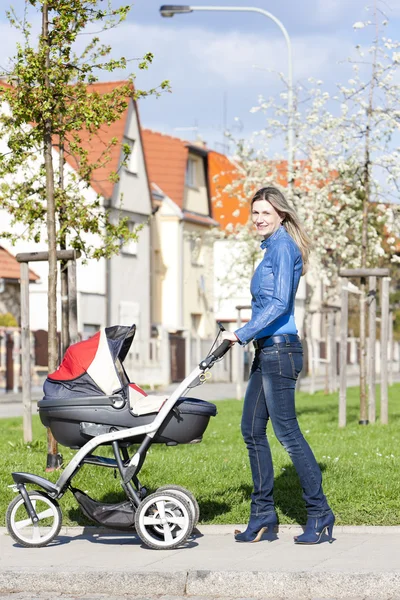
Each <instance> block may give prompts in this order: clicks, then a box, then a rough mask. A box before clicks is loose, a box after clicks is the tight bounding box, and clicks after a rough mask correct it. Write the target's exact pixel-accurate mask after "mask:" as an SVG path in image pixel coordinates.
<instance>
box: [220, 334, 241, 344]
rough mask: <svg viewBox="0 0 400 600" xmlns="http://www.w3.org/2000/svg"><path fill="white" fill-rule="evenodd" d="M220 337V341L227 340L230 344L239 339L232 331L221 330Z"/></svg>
mask: <svg viewBox="0 0 400 600" xmlns="http://www.w3.org/2000/svg"><path fill="white" fill-rule="evenodd" d="M221 339H222V341H225V340H228V341H229V342H231V343H232V344H235V343H236V342H238V341H239V339H238V337H237V336H236V334H235V333H233V331H223V332H222V333H221Z"/></svg>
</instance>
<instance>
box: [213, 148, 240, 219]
mask: <svg viewBox="0 0 400 600" xmlns="http://www.w3.org/2000/svg"><path fill="white" fill-rule="evenodd" d="M240 179H241V174H240V170H239V167H238V166H237V165H235V163H233V162H232V161H231V160H230V159H229V158H228V157H227V156H225V155H224V154H220V153H219V152H215V151H214V150H211V151H210V152H209V153H208V180H209V186H210V196H211V204H212V211H213V217H214V219H215V220H216V221H218V223H219V224H220V225H221V227H222V229H225V227H226V226H227V225H228V224H229V223H231V224H232V225H233V226H234V227H235V226H236V225H245V224H246V223H247V221H248V218H249V207H248V204H247V203H245V201H244V200H245V199H244V198H243V196H242V190H243V188H242V186H241V185H240V183H237V184H236V185H233V184H235V182H236V181H240ZM228 185H233V188H232V191H231V192H228V191H226V189H225V188H226V187H227V186H228Z"/></svg>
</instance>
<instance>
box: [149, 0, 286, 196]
mask: <svg viewBox="0 0 400 600" xmlns="http://www.w3.org/2000/svg"><path fill="white" fill-rule="evenodd" d="M200 10H208V11H210V10H212V11H231V12H256V13H259V14H261V15H264V16H265V17H267V18H268V19H271V20H272V21H274V23H276V24H277V25H278V27H279V29H280V30H281V31H282V33H283V35H284V37H285V40H286V44H287V49H288V134H287V140H288V184H289V189H291V187H292V184H293V146H294V132H293V67H292V44H291V41H290V37H289V34H288V32H287V30H286V28H285V27H284V25H283V23H281V21H279V19H277V18H276V17H275V16H274V15H272V14H271V13H270V12H268V11H266V10H264V9H262V8H255V7H253V6H187V5H180V4H164V5H163V6H161V7H160V13H161V16H162V17H173V16H174V15H177V14H185V13H191V12H194V11H200Z"/></svg>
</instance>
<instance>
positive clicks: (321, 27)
mask: <svg viewBox="0 0 400 600" xmlns="http://www.w3.org/2000/svg"><path fill="white" fill-rule="evenodd" d="M113 4H114V5H117V3H113ZM119 4H120V3H118V5H119ZM160 4H161V2H160V1H159V0H136V1H135V2H134V4H133V6H132V9H131V11H130V14H129V16H128V18H127V20H126V21H125V22H124V23H123V24H122V25H120V26H119V27H118V28H116V29H114V30H112V31H110V32H108V33H107V39H105V40H104V41H107V42H109V43H110V44H111V45H112V47H113V55H114V56H115V57H118V56H125V57H126V58H130V59H135V58H139V57H141V56H142V55H143V54H144V53H146V52H152V53H153V54H154V61H153V64H152V65H151V67H150V68H149V70H148V71H146V72H143V73H142V72H139V74H138V76H137V80H136V82H137V86H138V87H140V88H144V89H146V88H149V87H153V86H157V85H158V84H159V83H160V82H161V81H163V80H165V79H168V80H169V81H170V84H171V93H164V94H162V96H161V97H159V98H158V99H156V98H152V97H148V98H146V99H144V100H141V101H140V103H139V112H140V117H141V123H142V126H143V127H146V128H150V129H153V130H155V131H160V132H163V133H167V134H169V135H173V136H176V137H181V138H184V139H187V140H195V139H198V138H200V139H202V140H204V141H205V142H207V144H208V146H210V147H212V148H214V149H216V150H218V151H221V152H226V151H227V150H228V147H227V140H226V137H225V136H224V131H225V130H226V129H228V130H230V131H232V133H233V134H234V135H235V136H236V137H246V136H248V135H250V134H251V133H252V132H253V131H257V130H260V129H262V128H263V126H264V120H265V117H264V116H263V115H262V114H261V113H252V112H251V108H252V107H254V106H256V105H257V102H258V97H259V95H260V94H261V95H264V96H266V97H268V96H270V95H276V94H278V93H279V92H280V91H282V90H283V84H282V81H281V79H280V77H279V73H280V72H281V73H283V76H287V72H288V52H287V45H286V41H285V38H284V36H283V33H282V32H281V30H280V29H279V27H278V26H277V24H276V23H274V22H273V20H271V19H270V18H267V17H266V16H264V15H261V14H258V13H252V12H232V11H221V12H216V11H202V12H200V11H199V12H192V13H190V14H183V15H175V16H174V17H173V18H170V19H168V18H162V17H161V16H160V13H159V7H160ZM12 5H13V6H14V8H15V10H16V12H17V13H18V14H22V11H23V7H24V2H23V0H14V2H13V3H12ZM195 5H196V6H209V5H210V0H206V1H203V0H197V2H196V4H195ZM9 6H10V2H9V1H8V0H0V35H1V39H2V56H3V57H5V56H10V55H12V54H13V53H14V50H15V42H16V39H17V34H16V32H14V31H13V30H12V29H11V27H10V25H9V24H8V22H7V19H6V16H5V11H6V10H7V9H8V8H9ZM214 6H226V7H228V6H243V7H251V6H253V7H257V8H260V9H263V10H266V11H268V12H270V13H272V14H273V15H274V16H275V17H276V18H277V19H279V20H280V21H281V22H282V24H283V25H284V27H285V28H286V30H287V32H288V34H289V37H290V40H291V44H292V47H293V55H292V56H293V81H294V82H295V83H296V82H307V80H308V78H309V77H314V78H315V79H320V80H323V81H324V87H325V88H326V89H328V91H331V92H332V91H334V89H335V86H336V84H337V83H338V82H341V83H344V82H346V81H347V79H348V78H349V76H350V73H349V66H348V64H346V59H347V57H348V56H349V55H351V54H352V52H353V49H354V47H355V45H356V44H358V43H361V44H364V43H365V44H368V43H369V38H367V37H366V36H367V35H368V36H369V35H370V33H369V32H367V31H366V30H359V29H354V28H353V24H354V23H355V22H358V21H365V20H368V19H370V18H372V15H371V11H367V10H366V6H367V3H366V0H302V1H301V2H300V1H299V0H254V2H253V0H251V1H250V2H246V1H244V0H242V2H240V0H239V1H236V2H235V1H234V0H219V1H217V2H216V3H215V4H214ZM378 7H379V9H380V10H382V11H383V12H384V13H385V14H386V16H387V17H388V19H389V25H388V26H387V30H386V35H387V37H391V38H393V39H400V0H385V1H384V2H382V1H381V0H379V1H378ZM35 26H37V27H39V22H37V23H34V29H35ZM369 29H370V28H369ZM87 39H89V38H87ZM0 63H1V65H2V66H4V59H2V60H1V61H0ZM129 65H130V69H132V70H134V71H135V72H137V64H136V62H135V61H131V62H130V63H129ZM124 75H125V74H124V73H118V74H113V75H112V76H111V77H110V76H108V77H106V76H104V77H102V79H103V80H106V79H110V78H112V79H117V78H118V79H122V78H124Z"/></svg>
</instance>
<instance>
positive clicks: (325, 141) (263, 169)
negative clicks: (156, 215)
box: [227, 6, 400, 396]
mask: <svg viewBox="0 0 400 600" xmlns="http://www.w3.org/2000/svg"><path fill="white" fill-rule="evenodd" d="M386 24H387V20H386V19H380V14H378V11H377V8H376V6H375V10H374V17H373V21H372V22H371V21H366V22H358V23H355V24H354V29H355V30H356V32H357V34H358V35H360V33H361V31H360V30H364V29H366V31H368V30H369V29H368V28H370V27H373V31H374V33H373V40H372V43H371V45H370V47H369V48H368V49H367V50H365V49H363V45H362V44H361V41H360V44H358V45H357V47H356V54H355V56H354V57H352V58H351V59H349V61H348V63H349V65H350V68H351V70H352V74H351V77H350V78H349V80H348V82H347V83H346V84H345V85H338V86H337V92H336V94H335V95H331V94H329V93H328V92H327V91H324V90H323V82H322V81H315V80H310V81H309V82H308V85H307V86H299V85H298V86H297V89H296V93H295V98H296V100H295V109H294V119H293V121H294V128H295V140H296V143H295V162H294V185H293V189H292V191H290V190H288V193H289V195H290V200H291V201H292V202H293V204H294V205H295V207H296V209H297V211H298V213H299V215H300V217H301V219H302V221H303V223H304V224H305V226H306V229H307V231H308V232H309V234H310V235H311V238H312V242H313V255H312V264H311V275H312V276H311V277H310V278H309V281H310V282H311V281H320V280H322V282H323V283H324V284H325V285H326V286H328V289H330V290H332V291H333V292H334V291H335V288H336V283H337V278H338V273H339V270H340V269H341V268H345V267H346V268H357V267H372V266H377V265H380V264H382V263H388V262H389V261H396V260H398V256H397V255H396V246H395V244H396V237H397V236H398V235H399V218H398V217H399V207H400V205H396V204H394V203H393V201H394V200H398V199H399V191H400V189H399V185H400V160H399V159H400V152H399V147H398V145H397V143H396V142H397V136H398V134H397V132H398V128H399V122H400V111H399V109H398V103H399V98H400V93H399V92H400V84H399V83H398V81H399V77H398V76H399V65H400V44H399V42H395V41H393V40H390V39H386V38H385V37H384V36H383V35H382V34H383V31H384V28H385V25H386ZM286 99H287V95H286V92H283V93H282V94H280V97H279V98H278V99H276V98H270V99H264V98H260V99H259V105H258V106H257V107H256V108H254V109H253V111H264V112H265V114H266V118H267V121H266V126H265V129H264V130H262V131H260V132H257V133H256V134H255V135H254V136H253V137H252V139H250V140H247V141H241V142H240V144H238V146H237V157H236V159H237V161H238V162H239V163H240V165H241V171H242V173H243V175H242V176H240V177H238V178H237V179H236V180H235V181H233V183H232V184H231V186H230V187H229V188H228V190H227V192H228V193H231V194H235V193H236V191H237V190H239V192H240V197H245V198H248V197H250V196H251V193H252V192H253V191H254V189H257V188H259V187H263V186H265V185H268V184H272V183H274V184H278V185H281V186H282V187H286V186H287V168H286V163H285V162H284V161H283V160H282V155H281V154H279V153H276V154H275V156H274V158H271V155H272V147H273V146H275V147H276V140H277V139H282V137H284V136H285V135H286V133H287V124H288V115H287V108H286ZM282 103H283V104H282ZM247 210H248V209H247ZM365 304H366V297H365V281H364V280H362V281H361V304H360V305H361V315H360V317H361V318H360V320H361V323H360V345H361V354H362V356H363V364H362V365H361V367H362V368H361V381H360V383H361V395H362V396H363V395H364V396H365Z"/></svg>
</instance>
